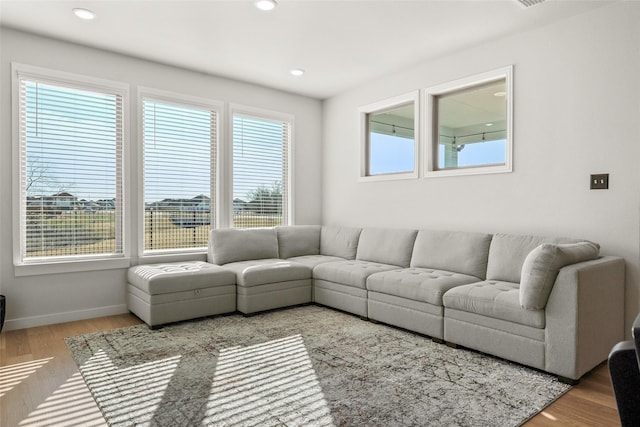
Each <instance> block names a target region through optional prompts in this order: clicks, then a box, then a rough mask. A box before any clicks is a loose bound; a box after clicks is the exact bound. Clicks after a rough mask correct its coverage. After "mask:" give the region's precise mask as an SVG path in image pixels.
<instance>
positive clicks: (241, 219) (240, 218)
mask: <svg viewBox="0 0 640 427" xmlns="http://www.w3.org/2000/svg"><path fill="white" fill-rule="evenodd" d="M290 128H291V125H290V123H288V122H285V121H282V120H270V119H264V118H259V117H253V116H250V115H244V114H234V115H233V226H234V227H237V228H255V227H273V226H276V225H286V224H288V223H289V218H288V191H289V161H288V159H289V154H288V151H289V140H290V135H289V133H290Z"/></svg>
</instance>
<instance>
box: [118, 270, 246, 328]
mask: <svg viewBox="0 0 640 427" xmlns="http://www.w3.org/2000/svg"><path fill="white" fill-rule="evenodd" d="M127 279H128V281H129V284H128V286H127V288H128V295H127V305H128V308H129V310H130V311H131V312H132V313H134V314H135V315H136V316H138V317H139V318H140V319H142V320H143V321H144V322H145V323H146V324H147V325H149V326H150V327H155V326H157V325H162V324H164V323H171V322H178V321H181V320H188V319H195V318H197V317H204V316H212V315H215V314H222V313H231V312H234V311H236V275H235V273H234V272H233V271H229V270H226V269H224V268H222V267H220V266H217V265H213V264H209V263H207V262H204V261H187V262H174V263H165V264H149V265H138V266H135V267H131V268H129V272H128V274H127Z"/></svg>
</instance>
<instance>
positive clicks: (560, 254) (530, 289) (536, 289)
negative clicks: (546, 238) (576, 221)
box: [520, 242, 600, 310]
mask: <svg viewBox="0 0 640 427" xmlns="http://www.w3.org/2000/svg"><path fill="white" fill-rule="evenodd" d="M599 250H600V247H599V246H598V245H597V244H595V243H592V242H579V243H569V244H552V243H544V244H542V245H540V246H538V247H536V248H535V249H534V250H532V251H531V252H530V253H529V255H527V257H526V258H525V260H524V264H523V266H522V275H521V277H520V305H521V306H522V307H524V308H526V309H529V310H542V309H543V308H544V307H545V306H546V305H547V300H548V299H549V295H550V294H551V289H552V288H553V284H554V283H555V281H556V277H557V276H558V272H559V271H560V269H561V268H562V267H564V266H566V265H570V264H575V263H578V262H583V261H589V260H592V259H596V258H597V257H598V252H599Z"/></svg>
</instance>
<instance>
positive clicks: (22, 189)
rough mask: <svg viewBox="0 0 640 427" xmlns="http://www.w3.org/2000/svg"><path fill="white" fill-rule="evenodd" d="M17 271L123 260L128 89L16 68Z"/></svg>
mask: <svg viewBox="0 0 640 427" xmlns="http://www.w3.org/2000/svg"><path fill="white" fill-rule="evenodd" d="M13 70H14V89H15V90H16V95H17V97H16V99H17V106H16V107H17V110H16V111H17V114H16V115H15V117H16V118H17V120H18V123H17V129H18V135H17V138H16V141H17V143H18V146H19V149H18V150H17V156H18V157H19V159H18V162H17V168H16V173H17V174H18V176H19V179H17V180H16V183H17V186H18V191H17V192H16V193H15V194H16V196H17V197H18V199H19V200H18V203H15V205H16V206H17V210H18V211H17V215H16V217H17V221H18V222H19V224H18V227H16V229H17V233H18V234H17V235H16V239H15V241H16V242H17V248H16V264H18V265H20V264H27V263H37V262H40V263H42V262H48V261H62V260H78V259H86V258H89V259H90V258H104V257H123V255H124V245H123V235H124V232H123V228H124V227H123V200H124V198H123V195H124V191H123V180H124V171H123V154H122V153H123V145H124V141H125V138H124V116H125V107H124V105H125V103H126V98H127V87H126V86H124V85H120V84H117V83H112V82H105V81H102V80H95V79H88V78H84V77H80V76H73V75H70V74H66V73H54V72H49V71H46V70H42V69H37V68H33V67H26V66H20V65H17V64H14V65H13Z"/></svg>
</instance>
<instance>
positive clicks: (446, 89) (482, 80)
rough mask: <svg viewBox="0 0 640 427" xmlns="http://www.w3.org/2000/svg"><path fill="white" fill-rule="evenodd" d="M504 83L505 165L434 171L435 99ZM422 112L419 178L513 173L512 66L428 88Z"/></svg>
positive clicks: (436, 126)
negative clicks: (422, 154)
mask: <svg viewBox="0 0 640 427" xmlns="http://www.w3.org/2000/svg"><path fill="white" fill-rule="evenodd" d="M501 79H504V80H505V91H506V95H505V96H506V104H507V105H506V115H507V118H506V124H507V129H506V134H507V137H506V143H505V162H504V164H503V165H502V164H501V165H488V166H462V167H455V168H446V169H440V168H439V167H438V161H437V156H438V144H439V138H438V121H437V111H436V109H435V101H436V98H437V97H438V96H441V95H446V94H449V93H452V92H456V91H459V90H463V89H470V88H473V87H475V86H482V85H484V84H487V83H490V82H492V81H497V80H501ZM422 104H423V105H422V109H423V111H424V115H423V116H422V117H423V123H424V126H425V132H424V133H423V142H422V145H423V146H424V150H423V151H424V158H423V177H424V178H435V177H444V176H461V175H482V174H494V173H509V172H513V65H509V66H506V67H502V68H498V69H495V70H491V71H487V72H484V73H480V74H475V75H472V76H469V77H465V78H461V79H458V80H454V81H451V82H446V83H442V84H439V85H435V86H431V87H429V88H426V89H423V90H422Z"/></svg>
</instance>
